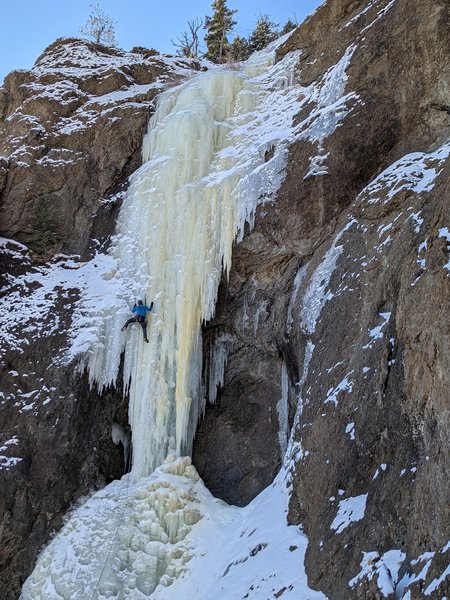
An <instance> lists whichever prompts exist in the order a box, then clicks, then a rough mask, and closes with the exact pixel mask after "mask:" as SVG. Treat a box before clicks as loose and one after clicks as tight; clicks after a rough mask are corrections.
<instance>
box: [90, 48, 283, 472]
mask: <svg viewBox="0 0 450 600" xmlns="http://www.w3.org/2000/svg"><path fill="white" fill-rule="evenodd" d="M273 56H274V52H273V51H271V52H261V53H258V54H257V55H255V56H254V57H253V59H252V60H250V61H249V62H248V63H247V64H246V66H245V69H243V70H226V69H215V70H213V71H210V72H207V73H203V74H199V75H197V76H196V77H195V78H193V79H191V80H190V81H187V82H186V83H184V84H182V85H180V86H178V87H176V88H174V89H169V90H168V91H166V92H165V93H163V94H162V95H161V96H160V97H159V102H158V105H157V108H156V111H155V114H154V115H153V117H152V118H151V120H150V124H149V132H148V133H147V135H146V136H145V138H144V143H143V161H144V163H143V165H142V167H141V168H140V169H139V170H138V171H137V172H136V173H135V174H134V175H133V176H132V178H131V184H130V188H129V191H128V193H127V196H126V198H125V200H124V202H123V206H122V209H121V212H120V215H119V219H118V224H117V230H116V234H115V236H114V239H113V243H112V247H111V250H110V254H111V255H112V256H113V257H114V258H115V261H116V263H115V264H116V268H115V269H114V271H113V272H111V273H109V275H108V276H109V277H110V279H111V280H112V281H113V282H114V281H118V280H119V281H120V286H121V289H122V297H120V296H119V301H120V302H121V306H116V305H112V306H111V308H110V309H109V311H106V314H105V313H103V315H102V317H103V318H102V329H103V330H102V331H101V332H100V336H99V340H97V342H96V343H95V344H94V345H93V347H92V348H91V350H90V358H89V363H88V368H89V374H90V379H91V382H96V383H97V385H98V386H99V388H100V389H102V388H104V387H105V386H107V385H109V384H112V383H114V381H115V379H116V377H117V372H118V368H119V360H120V355H121V351H122V347H123V344H124V342H125V339H126V342H125V367H124V379H125V386H126V388H128V390H129V395H130V405H129V415H130V417H129V418H130V425H131V429H132V436H133V438H132V439H133V463H132V464H133V466H132V473H133V478H134V480H138V479H139V478H140V477H142V476H145V475H148V474H149V473H151V472H152V471H153V470H154V469H155V468H156V467H157V466H158V465H160V464H162V462H163V461H164V459H165V457H166V456H167V454H168V453H169V452H175V453H176V454H177V455H178V456H183V455H188V454H190V451H191V445H192V439H193V435H194V432H195V426H196V423H197V420H198V415H199V412H200V411H201V410H202V402H203V391H202V374H201V368H202V341H201V324H202V321H206V320H208V319H210V318H211V317H212V316H213V313H214V308H215V302H216V295H217V289H218V285H219V282H220V279H221V276H222V272H223V270H228V269H229V268H230V263H231V249H232V244H233V241H234V239H235V237H236V234H237V233H238V232H239V231H242V229H243V226H244V223H245V220H251V219H252V217H253V213H254V209H255V206H256V204H257V202H258V197H259V196H260V190H264V193H266V194H269V195H270V192H271V191H272V190H275V189H276V187H277V186H278V184H279V182H280V178H281V172H282V167H283V164H282V163H283V158H284V156H283V152H282V151H280V150H281V149H279V151H278V152H276V153H275V155H274V158H272V160H271V161H270V164H265V152H266V151H267V150H268V149H269V148H272V147H273V146H275V145H278V142H279V140H277V139H273V135H274V131H273V130H271V131H270V130H269V129H268V128H267V127H266V122H265V120H266V119H267V114H265V109H264V102H265V101H267V98H268V96H271V95H272V96H273V93H274V92H276V91H277V90H278V91H280V92H282V91H286V87H287V83H288V80H289V78H290V77H291V75H290V74H289V65H286V64H284V65H281V66H278V67H277V68H273V67H272V72H271V73H270V76H269V75H268V71H270V67H271V66H272V64H273ZM268 81H270V85H268ZM283 96H284V94H283ZM276 108H277V107H276V106H272V110H275V111H276ZM272 120H273V115H272ZM283 120H284V121H285V120H286V115H283ZM275 136H276V130H275ZM263 165H264V170H262V169H261V167H262V166H263ZM136 298H141V299H146V300H147V302H148V303H149V302H150V301H151V300H153V301H154V303H155V307H154V312H153V313H150V316H149V317H148V338H149V343H148V344H144V342H143V340H142V334H141V332H140V328H139V327H135V326H132V327H130V328H129V330H128V332H127V334H126V336H125V334H124V333H122V332H121V326H122V325H123V322H124V320H125V319H126V318H127V317H126V314H125V313H124V307H126V305H127V303H128V304H129V305H131V304H132V303H133V302H134V299H136Z"/></svg>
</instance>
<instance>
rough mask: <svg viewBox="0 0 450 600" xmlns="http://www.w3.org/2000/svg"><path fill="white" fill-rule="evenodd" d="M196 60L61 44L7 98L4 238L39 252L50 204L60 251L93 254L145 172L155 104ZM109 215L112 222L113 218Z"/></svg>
mask: <svg viewBox="0 0 450 600" xmlns="http://www.w3.org/2000/svg"><path fill="white" fill-rule="evenodd" d="M196 67H197V65H196V64H195V63H194V62H193V61H188V60H183V59H181V58H180V59H174V58H170V57H162V56H153V55H152V53H151V52H150V51H149V52H148V53H145V52H144V50H143V49H139V48H138V49H136V51H135V52H123V51H121V50H117V49H115V48H108V47H105V46H100V45H96V44H93V43H89V42H86V41H85V40H75V39H61V40H58V41H57V42H55V43H54V44H52V45H51V46H49V47H48V48H47V49H46V51H45V52H44V53H43V54H42V56H40V57H39V58H38V60H37V61H36V64H35V66H34V67H33V69H31V70H30V71H13V72H12V73H10V74H9V75H8V76H7V77H6V78H5V82H4V87H3V88H2V89H1V94H0V119H1V120H0V157H3V156H4V157H7V158H8V161H6V159H4V158H0V215H1V218H0V235H3V236H4V237H7V238H12V239H16V240H18V241H20V242H22V243H25V244H29V245H31V246H33V244H34V245H35V244H36V242H39V236H40V234H41V229H42V224H41V223H39V222H37V221H38V219H37V218H36V217H37V215H36V213H37V211H39V206H40V204H43V208H44V210H45V211H47V212H48V213H51V214H52V215H53V223H52V224H51V226H52V229H53V243H52V244H51V247H50V249H49V250H54V247H57V248H60V249H61V250H62V251H64V252H72V253H77V254H83V253H86V252H87V251H88V250H89V249H90V243H89V242H90V240H91V239H92V238H93V237H95V236H96V234H97V233H98V226H97V221H99V222H100V226H99V228H100V231H102V230H103V226H102V225H101V223H102V221H103V220H105V218H107V216H108V214H109V210H110V207H109V206H108V207H106V208H105V206H104V203H105V200H107V199H109V200H110V201H114V199H115V198H114V197H116V200H117V199H119V200H120V195H119V196H118V198H117V194H118V193H119V192H120V191H121V189H122V188H121V185H122V184H123V182H124V181H125V179H126V178H127V177H128V176H129V175H130V174H131V173H132V172H133V171H134V170H135V169H136V168H137V167H138V166H139V165H140V161H141V157H140V152H141V145H142V137H143V135H144V133H145V132H146V129H147V124H148V119H149V115H150V112H151V108H152V102H153V99H154V98H155V96H156V95H157V94H158V93H159V92H160V91H161V90H162V89H164V88H165V87H167V86H168V85H171V84H174V83H175V82H177V81H180V79H182V78H183V77H186V75H187V73H188V72H189V71H190V70H191V69H192V68H196ZM105 212H106V216H105Z"/></svg>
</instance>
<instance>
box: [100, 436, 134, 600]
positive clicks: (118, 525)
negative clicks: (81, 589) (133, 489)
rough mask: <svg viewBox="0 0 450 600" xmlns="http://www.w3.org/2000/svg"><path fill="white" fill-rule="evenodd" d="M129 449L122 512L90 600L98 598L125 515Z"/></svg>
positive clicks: (128, 479)
mask: <svg viewBox="0 0 450 600" xmlns="http://www.w3.org/2000/svg"><path fill="white" fill-rule="evenodd" d="M131 448H132V445H131V444H130V446H129V449H128V452H127V457H126V463H125V474H126V475H128V477H127V484H126V487H125V500H124V503H123V508H122V511H121V513H120V515H119V521H118V523H117V527H116V530H115V532H114V537H113V539H112V542H111V544H110V546H109V550H108V554H107V555H106V558H105V562H104V563H103V567H102V570H101V571H100V575H99V578H98V580H97V583H96V584H95V587H94V589H93V591H92V596H91V600H95V598H96V597H97V598H98V588H99V585H100V582H101V580H102V578H103V574H104V572H105V569H106V565H107V564H108V562H109V558H110V556H111V552H112V549H113V547H114V546H115V542H116V539H117V534H118V532H119V529H120V526H121V525H122V521H123V517H124V515H125V510H126V509H127V505H128V497H129V492H130V470H131V455H132V451H131Z"/></svg>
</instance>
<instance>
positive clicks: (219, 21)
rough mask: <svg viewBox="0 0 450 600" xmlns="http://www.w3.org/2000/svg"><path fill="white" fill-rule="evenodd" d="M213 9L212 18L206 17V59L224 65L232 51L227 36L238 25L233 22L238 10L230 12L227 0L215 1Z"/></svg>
mask: <svg viewBox="0 0 450 600" xmlns="http://www.w3.org/2000/svg"><path fill="white" fill-rule="evenodd" d="M211 7H212V9H213V11H214V12H213V15H212V17H208V16H206V17H205V29H206V35H205V43H206V48H207V50H206V52H205V58H207V59H209V60H210V61H212V62H215V63H222V62H224V61H225V59H226V56H227V53H228V52H229V49H230V46H229V43H228V38H227V34H229V33H230V31H231V30H232V29H233V27H234V26H235V25H236V21H234V20H233V15H234V14H235V13H236V10H230V9H229V8H228V7H227V2H226V0H214V2H213V3H212V5H211Z"/></svg>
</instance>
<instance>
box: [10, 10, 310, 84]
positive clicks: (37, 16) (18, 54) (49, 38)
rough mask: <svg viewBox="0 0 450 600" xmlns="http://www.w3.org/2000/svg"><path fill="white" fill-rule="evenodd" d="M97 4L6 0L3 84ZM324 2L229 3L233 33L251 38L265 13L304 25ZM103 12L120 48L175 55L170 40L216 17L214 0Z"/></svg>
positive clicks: (72, 32)
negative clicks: (193, 22) (234, 22)
mask: <svg viewBox="0 0 450 600" xmlns="http://www.w3.org/2000/svg"><path fill="white" fill-rule="evenodd" d="M96 3H97V2H95V0H5V1H3V2H1V17H0V57H1V58H0V85H1V83H2V81H3V78H4V76H5V75H7V74H8V73H9V72H10V71H12V70H13V69H29V68H31V67H32V66H33V63H34V61H35V60H36V59H37V57H38V56H39V55H40V54H41V53H42V51H43V50H44V49H45V48H46V47H47V46H48V45H49V44H51V43H52V42H53V41H54V40H55V39H56V38H58V37H81V34H80V27H82V26H83V25H84V24H85V23H86V21H87V18H88V16H89V13H90V6H91V5H92V4H96ZM321 3H322V0H228V2H227V5H228V7H229V8H230V9H237V11H238V12H237V15H236V20H237V21H238V24H237V26H236V29H235V32H234V34H237V33H239V34H240V35H242V36H248V35H249V33H251V31H252V30H253V27H254V25H255V22H256V20H257V18H258V16H259V15H260V14H263V15H265V14H267V15H268V16H269V17H270V18H271V19H272V20H273V21H275V22H276V23H280V24H284V23H285V22H286V21H287V20H288V19H289V18H290V19H292V20H296V21H297V22H299V23H300V22H301V21H303V20H304V18H305V17H306V16H307V15H308V14H310V13H311V12H313V10H314V9H315V8H316V7H317V6H318V5H319V4H321ZM98 4H99V5H100V7H101V8H102V10H103V11H104V12H105V13H106V14H107V15H108V16H110V17H111V18H112V19H113V20H114V21H116V22H117V26H116V37H117V41H118V44H119V46H120V47H122V48H124V49H125V50H129V49H130V48H132V47H133V46H146V47H148V48H156V49H157V50H158V51H160V52H162V53H174V52H175V50H174V48H173V46H172V44H171V40H176V38H177V37H178V35H179V34H180V33H182V32H183V31H187V22H188V21H191V20H192V19H194V18H196V17H199V18H200V17H204V16H205V15H211V14H212V10H211V4H212V0H99V1H98Z"/></svg>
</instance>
